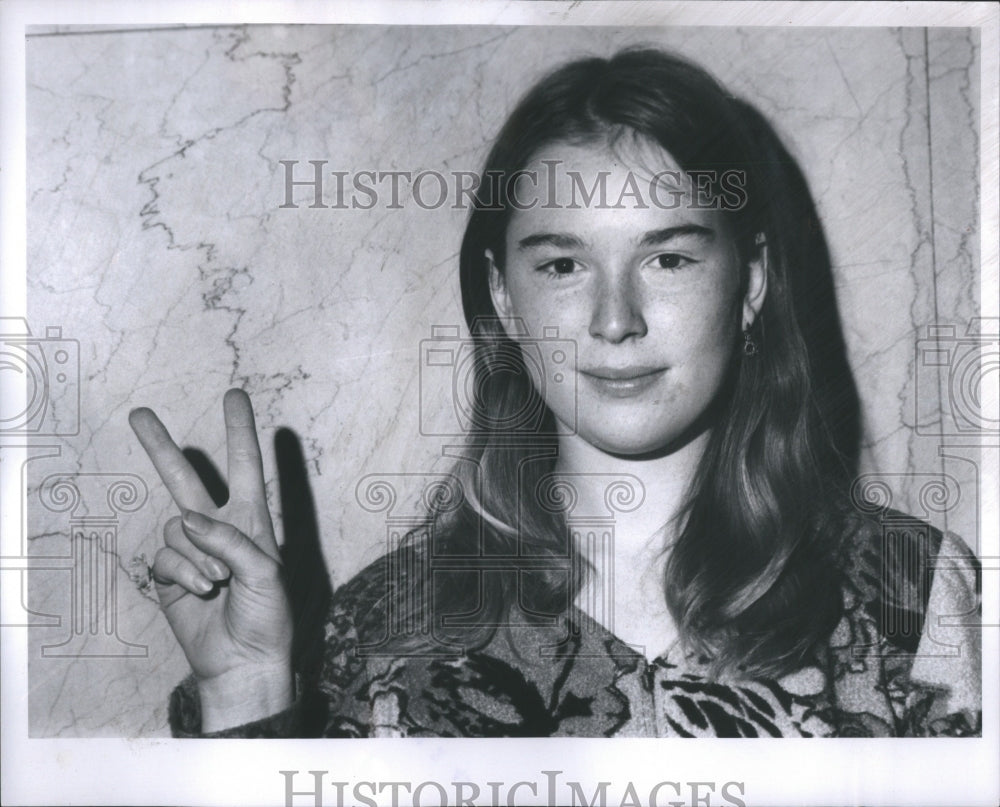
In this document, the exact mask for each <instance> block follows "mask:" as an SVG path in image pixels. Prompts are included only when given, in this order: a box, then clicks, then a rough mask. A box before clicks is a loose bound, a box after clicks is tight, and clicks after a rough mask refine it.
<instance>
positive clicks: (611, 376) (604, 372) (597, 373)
mask: <svg viewBox="0 0 1000 807" xmlns="http://www.w3.org/2000/svg"><path fill="white" fill-rule="evenodd" d="M666 369H667V368H666V367H649V366H646V365H636V366H634V367H589V368H587V369H586V370H581V371H580V372H581V373H583V374H584V375H589V376H593V377H594V378H600V379H604V380H607V381H631V380H633V379H637V378H643V377H644V376H649V375H655V374H656V373H662V372H663V371H664V370H666Z"/></svg>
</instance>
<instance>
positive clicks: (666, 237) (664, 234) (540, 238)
mask: <svg viewBox="0 0 1000 807" xmlns="http://www.w3.org/2000/svg"><path fill="white" fill-rule="evenodd" d="M684 236H693V237H695V238H701V239H704V240H706V241H711V240H712V239H714V238H715V230H713V229H712V228H711V227H703V226H701V225H699V224H680V225H678V226H676V227H664V228H662V229H660V230H650V231H649V232H647V233H644V234H643V236H642V238H640V239H639V245H640V246H643V247H649V246H654V245H656V244H665V243H667V242H668V241H672V240H673V239H675V238H683V237H684ZM585 246H586V244H585V243H584V241H583V239H581V238H579V237H577V236H575V235H571V234H569V233H534V234H532V235H528V236H525V237H524V238H522V239H521V240H520V241H518V242H517V248H518V249H522V250H523V249H532V248H533V247H557V248H558V249H583V248H584V247H585Z"/></svg>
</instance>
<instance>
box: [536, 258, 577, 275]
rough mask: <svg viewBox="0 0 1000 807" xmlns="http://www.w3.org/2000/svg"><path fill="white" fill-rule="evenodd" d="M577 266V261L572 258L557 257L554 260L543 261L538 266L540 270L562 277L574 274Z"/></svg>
mask: <svg viewBox="0 0 1000 807" xmlns="http://www.w3.org/2000/svg"><path fill="white" fill-rule="evenodd" d="M576 268H577V262H576V261H574V260H573V259H572V258H556V259H555V260H554V261H549V262H548V263H543V264H542V265H541V266H539V267H538V271H539V272H544V273H545V274H548V275H553V276H555V277H561V276H565V275H571V274H573V272H575V271H576Z"/></svg>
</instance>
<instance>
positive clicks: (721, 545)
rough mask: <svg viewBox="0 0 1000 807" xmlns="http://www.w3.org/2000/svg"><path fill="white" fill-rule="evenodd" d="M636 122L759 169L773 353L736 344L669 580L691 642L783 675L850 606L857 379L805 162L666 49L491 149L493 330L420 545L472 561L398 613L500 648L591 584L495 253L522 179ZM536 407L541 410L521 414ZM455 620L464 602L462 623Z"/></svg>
mask: <svg viewBox="0 0 1000 807" xmlns="http://www.w3.org/2000/svg"><path fill="white" fill-rule="evenodd" d="M623 132H624V133H632V134H633V135H636V136H639V137H641V138H645V139H647V140H649V141H651V142H653V143H656V144H657V145H659V146H660V147H661V148H662V149H663V150H664V151H666V152H667V153H668V154H670V155H671V156H672V157H673V159H674V160H675V161H676V163H677V164H678V165H679V166H680V168H681V169H682V170H684V171H693V170H714V171H717V172H723V171H728V170H733V169H735V170H738V171H741V172H743V176H744V187H745V193H746V203H745V204H744V205H743V206H742V207H741V208H740V209H738V210H732V211H727V212H726V213H725V215H726V216H727V217H728V221H729V223H730V224H731V231H732V232H733V233H734V234H735V239H736V245H737V249H738V252H739V255H740V259H741V264H742V266H743V267H744V278H743V283H744V286H743V288H745V283H746V277H745V275H746V266H747V264H748V263H749V261H751V260H752V259H753V258H754V257H755V256H756V254H757V251H758V250H759V249H760V239H761V237H763V242H764V243H766V248H767V273H768V291H767V295H766V298H765V301H764V303H763V307H762V309H761V311H760V313H759V315H758V317H757V319H756V321H755V323H754V325H753V329H752V337H753V339H754V340H755V341H756V342H757V344H758V345H759V347H760V350H759V353H758V354H757V355H753V356H744V355H743V352H742V351H741V350H740V349H739V344H734V346H733V355H732V360H731V365H730V367H729V372H728V374H727V379H726V382H725V383H724V386H723V389H722V390H721V391H720V392H719V394H718V397H717V399H716V401H715V402H714V404H713V418H714V420H713V428H712V429H711V434H710V438H709V441H708V444H707V447H706V450H705V452H704V455H703V457H702V459H701V461H700V465H699V467H698V468H697V471H696V473H695V476H694V478H693V481H692V484H691V486H690V488H689V491H688V495H687V497H686V500H685V503H684V506H683V508H682V512H681V514H680V516H679V517H678V519H677V521H676V524H677V525H678V529H679V532H678V535H677V538H676V540H675V541H674V542H673V543H672V544H671V546H670V551H669V556H668V558H667V563H666V565H665V572H664V579H663V589H664V597H665V600H666V603H667V605H668V607H669V610H670V612H671V614H672V616H673V618H674V620H675V622H676V624H677V626H678V629H679V631H680V635H681V638H682V640H683V642H684V643H685V645H686V646H687V648H688V649H689V650H693V651H697V652H698V653H700V654H701V655H702V656H704V657H706V658H707V659H709V660H710V661H711V663H712V665H713V666H712V669H713V671H714V673H715V674H716V675H738V676H745V675H758V676H773V675H780V674H782V673H785V672H789V671H791V670H794V669H796V668H797V667H799V666H801V665H802V664H803V663H805V662H806V660H807V659H808V658H809V657H810V654H811V653H812V652H813V651H814V650H815V649H816V648H817V647H818V646H819V645H820V644H821V643H822V642H823V641H824V640H825V639H826V638H827V637H828V635H829V634H830V632H831V631H832V629H833V627H834V625H835V624H836V621H837V619H838V618H839V616H840V610H841V594H840V585H839V579H838V577H837V574H836V572H835V563H834V559H835V557H836V552H837V550H838V547H839V543H840V540H841V536H842V535H843V531H844V526H843V524H842V517H841V511H840V509H839V507H838V503H839V502H840V501H841V500H846V489H847V487H846V485H847V481H848V480H849V479H850V478H852V472H853V469H854V466H855V464H856V460H857V447H858V438H859V415H858V402H857V393H856V389H855V387H854V382H853V379H852V376H851V373H850V370H849V368H848V365H847V361H846V358H845V351H844V345H843V337H842V335H841V333H840V330H839V320H838V318H837V313H836V305H835V301H834V297H833V282H832V278H831V272H830V261H829V256H828V253H827V249H826V245H825V242H824V239H823V235H822V231H821V228H820V226H819V222H818V218H817V216H816V210H815V206H814V204H813V201H812V198H811V196H810V194H809V191H808V188H807V186H806V183H805V180H804V178H803V176H802V174H801V171H800V170H799V168H798V166H797V165H796V164H795V161H794V160H793V159H792V158H791V157H790V155H789V154H788V152H787V151H786V149H785V148H784V147H783V146H782V145H781V142H780V140H779V138H778V137H777V135H776V134H775V133H774V131H773V129H772V128H771V126H770V125H769V124H768V123H767V121H766V120H765V119H764V118H763V117H762V116H761V115H760V114H759V113H757V112H756V111H755V110H754V109H753V108H752V107H751V106H749V105H748V104H746V103H745V102H742V101H740V100H738V99H736V98H734V97H733V96H732V95H730V94H729V93H728V92H726V91H725V90H724V89H723V88H722V87H721V86H720V85H719V84H718V83H717V82H716V81H715V80H714V79H713V78H712V77H711V76H709V75H708V74H707V73H706V72H705V71H703V70H702V69H701V68H699V67H697V66H695V65H693V64H691V63H689V62H687V61H685V60H683V59H680V58H678V57H676V56H673V55H670V54H667V53H664V52H662V51H659V50H653V49H633V50H625V51H622V52H620V53H618V54H617V55H615V56H614V57H612V58H611V59H606V60H605V59H599V58H589V59H583V60H580V61H575V62H571V63H569V64H566V65H565V66H563V67H561V68H559V69H557V70H555V71H554V72H552V73H551V74H549V75H548V76H546V77H545V78H544V79H542V80H541V81H540V82H539V83H538V84H536V85H535V86H534V87H533V88H532V89H531V90H530V91H529V92H528V93H527V95H525V96H524V98H523V99H522V100H521V101H520V103H519V104H518V105H517V107H516V108H515V110H514V111H513V113H512V114H511V115H510V117H509V118H508V120H507V122H506V123H505V125H504V126H503V128H502V130H501V131H500V134H499V136H498V138H497V140H496V142H495V144H494V146H493V148H492V150H491V151H490V153H489V156H488V158H487V160H486V165H485V167H484V172H483V177H484V178H489V180H490V181H488V182H487V181H484V182H483V184H482V185H481V186H480V188H479V190H478V192H477V196H476V204H475V205H474V207H473V210H472V213H471V215H470V218H469V221H468V225H467V227H466V231H465V236H464V239H463V242H462V249H461V256H460V273H461V286H462V303H463V309H464V313H465V317H466V321H467V323H468V325H469V329H470V333H471V337H472V340H473V345H474V348H473V349H474V362H473V363H472V366H473V372H474V373H475V379H474V384H473V385H472V388H473V389H474V390H475V391H476V394H475V395H474V397H473V400H472V401H471V403H470V406H471V409H472V415H471V417H470V421H471V423H472V430H471V431H470V434H469V438H468V441H467V446H466V451H465V456H464V458H463V460H462V461H460V462H459V463H458V464H457V466H456V469H455V474H454V479H455V486H456V492H455V495H452V496H449V497H447V498H448V499H449V502H450V503H449V506H447V507H432V508H431V511H430V514H429V518H428V527H427V529H426V530H424V531H421V532H420V533H419V534H414V535H413V536H411V540H410V543H409V545H408V546H409V550H410V551H414V552H416V553H418V554H419V555H420V556H421V557H423V558H424V560H425V561H427V564H429V563H430V562H431V561H430V559H431V558H432V556H435V557H440V556H452V557H454V558H466V559H467V564H466V566H467V568H466V569H465V570H464V571H463V570H462V568H461V566H462V564H458V567H457V568H456V566H455V565H454V564H452V571H450V572H448V573H445V574H435V575H431V576H430V578H427V579H425V580H423V581H422V582H420V583H417V582H411V583H410V584H407V585H405V586H403V587H402V589H401V590H400V591H399V592H398V593H397V596H396V603H397V608H398V609H402V610H403V611H407V612H410V613H416V612H419V613H421V614H422V615H423V617H424V618H425V619H426V618H427V617H428V615H433V617H434V618H435V619H437V620H438V622H437V624H436V627H435V629H433V630H431V631H430V633H429V634H428V635H430V636H433V637H436V638H437V639H440V638H441V637H442V636H445V637H453V639H454V642H455V643H456V644H457V645H461V646H462V647H465V648H469V647H476V646H482V645H484V644H486V643H487V642H488V641H489V640H490V639H491V638H492V636H493V634H494V632H495V630H496V625H498V624H501V623H502V622H503V620H504V619H505V618H507V616H508V614H509V612H510V610H511V609H512V608H517V609H519V610H520V611H522V612H523V613H526V614H527V615H528V618H532V615H535V616H538V615H545V614H554V613H560V612H561V611H563V610H565V608H566V607H567V605H568V604H569V603H571V602H572V601H573V599H574V597H575V596H576V594H577V593H578V592H579V590H580V587H581V586H582V584H583V580H584V575H586V574H587V573H588V569H587V567H586V565H585V564H584V563H582V562H573V563H570V564H569V565H568V566H567V564H566V563H565V562H564V559H565V558H567V557H572V556H574V551H573V547H572V546H571V544H572V539H571V537H570V535H569V532H568V529H567V524H566V521H565V518H564V515H565V507H562V506H560V505H563V504H565V502H564V500H561V499H560V497H559V495H558V494H559V492H558V491H556V490H554V489H553V488H552V486H551V485H550V486H549V487H548V488H546V484H547V482H550V481H551V479H552V472H553V470H554V468H555V460H556V456H557V441H556V439H555V437H554V436H553V435H554V434H555V428H554V426H555V423H554V417H553V415H552V413H551V412H550V411H549V410H548V409H547V407H546V406H545V404H544V402H543V401H542V399H541V396H540V394H539V392H538V390H537V389H536V388H535V385H534V384H533V383H532V381H531V375H530V373H529V372H528V370H527V367H526V366H525V363H524V360H523V356H522V353H521V351H520V348H519V347H518V346H517V344H516V343H514V342H513V341H511V340H510V339H509V338H508V337H507V336H506V334H505V333H504V331H503V328H502V327H501V325H500V323H499V320H498V319H497V314H496V311H495V310H494V307H493V303H492V299H491V296H490V289H489V271H490V268H489V262H488V261H487V258H486V251H487V250H490V251H491V252H492V254H493V256H494V260H495V261H496V264H497V266H498V267H499V269H500V271H503V267H504V264H505V257H506V256H505V240H506V232H507V227H508V224H509V221H510V216H511V211H512V206H511V204H510V192H511V188H512V186H513V182H512V181H508V178H514V175H515V172H517V171H519V170H522V169H523V168H524V167H525V166H526V165H527V164H528V163H529V162H530V161H531V159H532V158H533V156H535V155H536V154H538V152H539V151H540V150H541V149H543V148H545V147H546V146H549V145H551V144H555V143H573V144H586V143H591V142H606V141H607V139H608V137H609V136H610V137H614V136H616V133H617V134H618V135H620V134H621V133H623ZM525 412H527V413H533V412H537V413H538V416H537V417H519V413H522V414H523V413H525ZM543 489H544V490H543ZM456 501H459V502H460V504H459V505H458V506H455V504H454V503H455V502H456ZM489 556H494V557H495V558H504V559H506V564H507V565H506V567H505V569H503V570H501V571H497V572H494V573H488V572H483V571H482V568H481V566H482V558H484V557H489ZM539 559H549V560H551V563H550V564H549V565H548V566H547V565H546V564H545V563H539ZM427 564H425V565H427ZM477 564H479V567H478V568H477ZM501 565H502V564H501ZM463 575H464V576H463ZM428 580H431V581H432V582H431V585H427V581H428ZM463 614H464V615H465V616H464V617H463V616H461V615H463ZM442 615H450V616H449V618H448V621H449V622H450V624H451V625H452V627H453V628H454V630H452V632H451V633H449V629H443V628H441V620H440V617H441V616H442ZM425 640H426V635H425V636H424V638H423V639H417V640H416V643H417V644H420V642H422V641H425ZM404 643H405V644H409V645H411V646H412V645H413V643H414V642H413V640H412V637H411V639H410V640H409V641H408V642H404Z"/></svg>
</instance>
